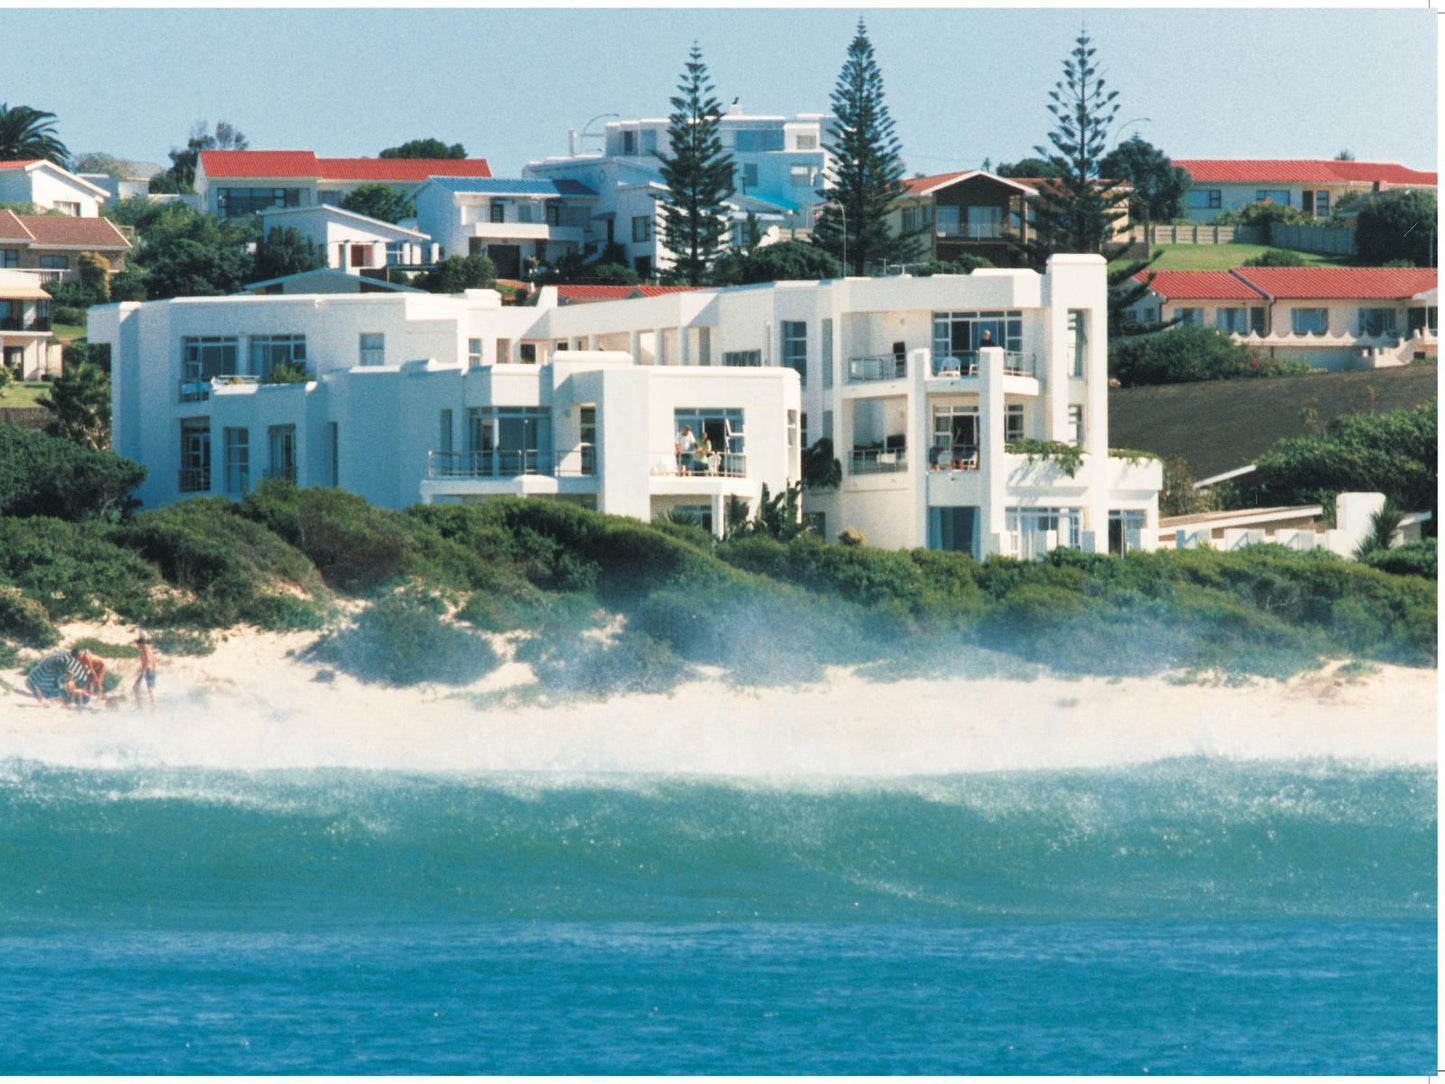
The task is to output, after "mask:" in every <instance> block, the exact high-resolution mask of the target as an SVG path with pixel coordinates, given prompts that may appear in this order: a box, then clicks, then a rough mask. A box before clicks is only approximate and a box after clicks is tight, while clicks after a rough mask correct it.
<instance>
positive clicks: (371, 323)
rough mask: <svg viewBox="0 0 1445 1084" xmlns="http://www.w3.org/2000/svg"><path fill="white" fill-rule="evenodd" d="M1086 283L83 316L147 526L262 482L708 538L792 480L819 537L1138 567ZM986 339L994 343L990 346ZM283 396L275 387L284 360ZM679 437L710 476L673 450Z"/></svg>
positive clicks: (153, 306)
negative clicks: (818, 452)
mask: <svg viewBox="0 0 1445 1084" xmlns="http://www.w3.org/2000/svg"><path fill="white" fill-rule="evenodd" d="M1106 312H1107V308H1106V284H1105V271H1104V262H1103V260H1102V259H1100V258H1099V257H1096V256H1058V257H1055V258H1054V259H1053V260H1052V261H1050V264H1049V267H1048V270H1047V272H1046V273H1045V274H1043V275H1039V274H1037V273H1035V272H1033V271H1029V270H1017V271H1004V270H997V271H976V272H974V273H973V274H972V275H968V276H943V275H940V276H934V277H932V278H910V277H896V278H884V279H841V280H836V281H831V282H784V283H775V284H764V285H758V286H743V287H732V288H728V289H705V290H689V291H675V292H669V293H661V294H656V295H653V296H642V297H634V298H630V299H627V300H619V301H599V302H595V303H592V304H587V305H567V306H560V305H558V303H557V292H556V290H555V289H554V288H550V287H548V288H544V289H543V290H542V291H540V293H539V295H538V298H537V304H536V305H535V306H523V307H516V306H507V307H503V306H502V305H501V304H500V300H499V298H498V296H497V295H496V294H495V293H494V292H492V291H468V292H467V293H466V294H465V295H458V296H435V295H422V294H415V293H397V294H393V295H388V296H382V295H375V294H365V295H361V294H359V295H354V296H348V295H334V294H333V295H325V296H321V295H310V296H308V295H280V296H267V297H244V298H242V297H229V298H185V299H176V300H172V301H158V302H148V303H126V304H121V305H111V306H105V307H101V308H95V309H92V310H91V323H90V340H91V341H92V342H104V343H108V344H110V349H111V359H112V361H111V365H112V374H113V415H114V447H115V450H116V451H117V452H119V453H120V454H122V455H126V456H129V457H131V458H133V459H136V460H138V461H140V462H142V463H144V464H145V465H146V466H148V467H149V468H150V476H149V478H148V479H147V481H146V483H145V484H144V485H143V486H142V488H141V490H140V491H139V496H140V498H141V499H142V501H144V502H145V503H146V504H147V505H155V504H162V503H165V502H168V501H172V500H175V499H177V498H179V497H181V496H184V495H186V494H191V493H227V494H232V495H240V494H241V493H242V492H244V491H245V489H246V488H247V486H249V485H250V484H252V483H253V482H254V481H255V479H257V478H259V477H261V476H263V475H265V474H279V475H283V476H286V477H290V478H293V479H294V480H296V481H297V483H298V484H301V485H339V486H341V487H343V488H346V489H349V490H352V491H353V492H356V493H359V494H361V495H362V496H364V497H366V498H367V499H368V500H370V501H372V502H374V503H376V504H380V505H384V506H387V507H402V506H405V505H407V504H410V503H413V502H415V501H417V500H425V501H441V500H484V499H486V498H487V497H490V496H494V495H498V494H519V495H529V496H541V497H550V498H553V499H561V500H569V501H575V502H577V503H580V504H584V505H586V506H588V507H593V508H597V509H599V510H601V511H607V512H618V513H622V514H626V515H632V516H637V517H639V518H644V519H645V518H649V517H651V516H655V515H659V514H661V513H664V512H666V511H668V510H669V509H673V508H678V507H682V508H685V509H688V510H689V511H691V512H693V513H694V514H695V515H696V516H697V517H698V518H699V519H701V520H702V521H703V522H704V523H705V524H706V525H708V526H709V527H711V528H712V529H713V530H715V531H720V530H721V529H722V527H723V510H724V507H725V503H726V501H727V498H729V497H740V498H743V499H744V500H746V501H748V502H749V503H750V504H755V503H756V501H757V498H758V497H759V496H760V493H761V487H762V485H763V484H766V485H767V486H768V487H769V489H770V491H772V492H777V491H779V490H780V489H781V488H783V487H784V486H786V485H788V484H789V483H790V482H793V481H797V480H799V479H800V478H801V476H802V458H801V453H802V450H803V449H804V448H805V447H808V446H810V445H811V444H812V443H813V442H815V441H817V440H818V439H819V438H822V437H827V438H828V439H829V440H831V441H832V443H833V446H834V447H835V448H836V449H837V457H838V459H839V460H840V461H841V465H842V470H843V478H842V482H841V485H840V486H838V487H837V488H836V489H835V490H822V491H811V492H809V493H807V494H806V495H805V500H804V509H805V513H806V514H808V515H810V516H811V517H813V519H814V521H815V522H816V523H818V525H819V526H820V528H821V530H822V531H823V533H824V534H825V535H826V536H827V537H829V538H832V537H835V536H836V535H837V534H838V533H839V532H840V531H842V530H844V529H846V528H853V529H855V530H860V531H862V532H864V533H865V534H866V535H867V538H868V540H869V542H870V543H871V544H873V545H877V546H883V547H890V548H891V547H913V546H928V547H931V548H937V549H949V550H962V551H965V552H970V553H972V554H974V555H975V556H978V557H983V556H986V555H989V554H1014V555H1019V556H1034V555H1037V554H1039V553H1042V552H1043V551H1045V550H1047V549H1050V548H1053V547H1054V546H1076V547H1079V548H1082V549H1085V550H1090V551H1094V552H1103V551H1105V550H1114V551H1116V552H1117V551H1120V550H1127V549H1135V548H1152V547H1153V545H1154V544H1155V541H1156V539H1157V529H1158V490H1159V487H1160V484H1161V480H1162V479H1161V470H1160V466H1159V464H1158V463H1157V462H1156V461H1154V460H1151V459H1137V460H1130V459H1125V458H1119V457H1111V456H1110V455H1109V454H1108V445H1107V430H1108V418H1107V408H1108V400H1107V394H1106V392H1107V389H1106V383H1107V375H1106V368H1105V365H1106V356H1105V350H1104V342H1105V319H1106ZM991 344H996V345H991ZM281 363H286V364H287V365H288V366H300V367H303V368H304V369H305V374H306V376H307V379H306V380H305V382H301V383H272V382H268V381H270V380H272V379H273V378H274V374H275V372H276V369H277V366H278V365H279V364H281ZM684 426H687V427H688V429H689V430H690V432H691V434H693V435H694V436H698V437H701V436H703V435H705V436H706V437H707V441H708V443H709V444H710V445H711V452H710V454H708V455H706V456H698V457H692V456H680V455H679V454H678V448H677V443H678V439H679V435H680V434H681V432H682V429H683V427H684Z"/></svg>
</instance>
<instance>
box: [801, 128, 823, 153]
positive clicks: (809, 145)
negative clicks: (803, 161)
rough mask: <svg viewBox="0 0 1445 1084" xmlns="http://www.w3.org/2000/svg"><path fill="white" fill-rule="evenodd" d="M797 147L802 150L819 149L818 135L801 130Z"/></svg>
mask: <svg viewBox="0 0 1445 1084" xmlns="http://www.w3.org/2000/svg"><path fill="white" fill-rule="evenodd" d="M797 147H798V150H800V151H815V150H817V149H818V137H817V136H815V135H811V134H809V133H805V132H799V133H798V141H797Z"/></svg>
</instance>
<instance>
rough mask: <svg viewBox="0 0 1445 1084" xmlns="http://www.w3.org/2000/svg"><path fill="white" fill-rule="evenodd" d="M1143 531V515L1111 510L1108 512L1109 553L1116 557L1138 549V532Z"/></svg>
mask: <svg viewBox="0 0 1445 1084" xmlns="http://www.w3.org/2000/svg"><path fill="white" fill-rule="evenodd" d="M1143 530H1144V513H1143V512H1134V511H1127V510H1124V509H1118V508H1116V509H1113V510H1111V511H1110V512H1109V552H1110V553H1112V554H1114V555H1115V556H1117V557H1122V556H1124V554H1126V553H1134V552H1136V551H1137V550H1138V549H1139V548H1140V545H1141V543H1140V537H1139V536H1140V532H1142V531H1143Z"/></svg>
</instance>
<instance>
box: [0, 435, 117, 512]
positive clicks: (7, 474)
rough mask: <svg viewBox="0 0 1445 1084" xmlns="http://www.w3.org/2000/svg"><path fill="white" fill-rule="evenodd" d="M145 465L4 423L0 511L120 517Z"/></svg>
mask: <svg viewBox="0 0 1445 1084" xmlns="http://www.w3.org/2000/svg"><path fill="white" fill-rule="evenodd" d="M145 476H146V469H145V468H144V467H142V466H141V465H140V464H139V463H133V462H131V461H130V460H129V459H125V458H123V457H121V456H118V455H112V454H111V453H110V452H95V451H91V450H90V449H89V448H83V447H81V446H80V445H79V444H76V443H74V442H72V441H69V440H63V439H61V438H60V437H52V436H49V435H47V434H45V433H41V432H39V431H37V430H33V429H21V428H19V427H18V426H14V425H0V515H4V516H54V517H55V518H57V519H64V520H81V519H89V518H93V517H97V516H118V515H121V514H123V513H124V512H126V511H127V510H128V509H129V508H131V507H132V506H133V504H134V502H133V501H132V499H131V491H132V490H133V489H135V487H136V486H138V485H140V484H141V482H143V481H144V480H145Z"/></svg>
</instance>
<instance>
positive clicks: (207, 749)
mask: <svg viewBox="0 0 1445 1084" xmlns="http://www.w3.org/2000/svg"><path fill="white" fill-rule="evenodd" d="M64 633H65V640H66V642H67V643H68V642H72V641H73V640H74V639H75V638H77V637H80V636H98V637H100V638H102V639H105V640H107V641H110V642H124V641H126V640H128V639H129V638H130V637H131V636H133V632H131V630H128V629H126V628H123V627H121V626H117V625H110V626H102V625H87V624H73V625H69V626H66V628H65V629H64ZM314 638H315V634H314V633H286V634H279V633H262V632H254V631H239V632H232V633H230V634H227V635H226V636H225V638H224V639H222V640H220V642H218V644H217V647H216V650H215V652H214V653H213V654H211V655H206V656H199V657H193V656H164V655H163V656H162V658H161V666H160V679H159V683H158V685H157V704H156V707H155V708H153V709H149V708H147V709H140V710H137V709H135V708H133V707H131V706H129V705H128V704H127V705H126V706H125V707H121V708H117V709H116V710H105V711H102V710H85V711H71V710H65V709H61V708H58V707H51V708H41V707H39V706H37V705H35V704H34V703H33V701H30V700H28V699H27V698H25V697H22V696H21V695H20V694H19V693H14V692H12V693H7V694H3V700H0V759H7V758H15V757H18V758H23V759H34V760H40V761H45V762H49V763H56V764H68V765H76V766H83V765H84V766H94V765H106V764H114V765H116V766H121V765H133V764H150V763H153V764H163V765H175V766H180V765H194V766H205V767H215V768H239V769H252V768H290V767H318V766H335V767H354V768H377V769H383V768H384V769H403V770H407V769H409V770H416V771H450V770H462V771H518V772H530V771H537V772H549V773H563V774H566V773H579V774H589V773H595V772H627V773H652V772H668V773H681V774H698V775H726V776H757V777H767V776H780V775H786V776H793V777H795V776H798V775H818V776H823V777H830V776H902V775H918V774H927V775H933V774H948V773H955V772H971V771H992V770H1012V769H1032V768H1070V767H1080V768H1087V767H1100V766H1106V765H1116V764H1130V763H1138V762H1143V761H1150V760H1158V759H1162V758H1169V757H1188V756H1219V757H1228V758H1243V759H1301V758H1303V759H1313V758H1334V759H1341V760H1347V761H1360V762H1367V763H1408V764H1429V763H1434V761H1435V756H1436V725H1435V723H1436V703H1437V678H1438V675H1437V673H1436V671H1433V670H1415V669H1408V668H1403V667H1391V666H1381V667H1378V668H1376V669H1374V670H1372V671H1370V672H1368V673H1366V674H1364V675H1359V674H1354V675H1351V674H1348V673H1346V674H1340V673H1339V672H1338V671H1339V666H1338V665H1337V664H1336V665H1331V666H1327V667H1325V668H1324V669H1323V670H1320V671H1316V672H1313V673H1309V674H1304V675H1300V676H1297V677H1295V678H1293V679H1291V680H1289V681H1287V682H1275V681H1255V682H1251V683H1248V684H1244V685H1224V684H1208V683H1198V682H1194V683H1175V682H1171V681H1169V680H1167V679H1164V678H1149V679H1137V678H1125V679H1105V678H1084V679H1078V680H1067V679H1063V678H1057V677H1044V678H1039V679H1036V680H1013V679H997V678H994V679H982V680H980V679H966V678H950V677H947V676H940V677H938V678H933V679H928V680H905V681H897V682H875V681H869V680H865V679H863V678H860V677H858V676H857V675H855V674H852V673H850V672H848V671H844V670H831V671H829V672H828V675H827V678H826V680H824V681H821V682H817V683H814V684H811V685H807V686H801V687H794V688H786V689H749V688H738V687H735V686H730V685H727V684H724V683H722V682H720V681H717V680H706V681H699V682H694V683H691V684H688V685H685V686H682V687H680V688H678V689H677V690H676V691H674V692H673V693H671V694H666V695H633V696H625V697H617V698H613V699H611V700H608V701H605V702H597V701H575V702H567V703H563V704H558V705H550V706H544V705H537V704H529V705H525V706H521V707H510V708H507V707H488V708H478V707H477V706H476V705H475V703H474V702H473V701H472V699H471V697H470V695H469V694H472V693H486V692H490V691H495V690H499V689H503V688H506V687H508V686H515V685H522V684H525V683H526V682H528V681H529V679H530V671H529V670H528V669H527V667H526V666H525V665H523V664H519V663H508V664H506V665H504V666H503V667H501V668H500V669H499V670H497V671H495V672H493V673H492V674H490V675H488V676H487V677H486V678H484V679H483V680H481V681H479V682H477V683H476V684H475V685H473V686H469V687H466V688H462V689H458V688H455V687H451V686H427V685H423V686H417V687H413V688H390V687H386V686H382V685H372V684H363V683H362V682H360V681H357V680H356V679H354V678H351V677H349V676H347V675H345V674H340V673H336V674H334V675H329V676H328V675H322V674H320V673H319V672H320V670H321V669H322V668H321V667H318V666H317V665H316V664H314V663H310V662H306V661H302V660H301V659H299V658H298V657H297V656H298V655H299V654H300V653H301V652H304V650H305V648H306V647H307V646H309V645H310V643H311V642H312V641H313V640H314ZM112 666H113V667H114V668H115V670H116V672H117V673H118V674H120V675H121V677H122V678H123V681H124V688H125V689H126V690H127V691H128V689H129V685H130V681H131V678H132V676H133V675H134V673H135V668H136V664H135V663H134V662H133V661H131V660H115V661H114V662H113V663H112ZM7 677H8V678H10V679H11V681H12V684H16V685H18V681H16V680H14V678H15V675H7ZM318 677H320V678H321V679H320V680H318ZM328 677H329V679H328Z"/></svg>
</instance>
